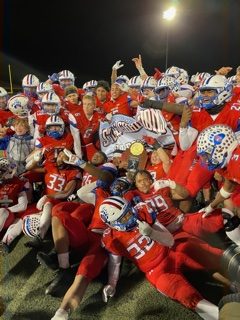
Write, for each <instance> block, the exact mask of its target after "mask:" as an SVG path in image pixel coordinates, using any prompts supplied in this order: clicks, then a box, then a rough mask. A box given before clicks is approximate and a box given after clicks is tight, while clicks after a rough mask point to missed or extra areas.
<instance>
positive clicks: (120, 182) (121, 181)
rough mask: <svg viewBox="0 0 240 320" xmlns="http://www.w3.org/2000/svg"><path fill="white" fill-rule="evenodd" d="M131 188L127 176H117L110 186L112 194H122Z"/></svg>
mask: <svg viewBox="0 0 240 320" xmlns="http://www.w3.org/2000/svg"><path fill="white" fill-rule="evenodd" d="M130 188H131V183H130V181H129V180H128V179H127V178H125V177H120V178H117V179H115V180H114V181H113V183H112V184H111V186H110V192H111V195H112V196H121V195H123V194H124V193H125V192H127V191H128V190H129V189H130Z"/></svg>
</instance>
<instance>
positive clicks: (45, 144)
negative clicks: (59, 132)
mask: <svg viewBox="0 0 240 320" xmlns="http://www.w3.org/2000/svg"><path fill="white" fill-rule="evenodd" d="M35 145H36V147H37V148H46V150H45V152H44V156H45V158H46V160H47V161H51V162H53V161H55V159H56V158H57V155H58V153H59V149H60V150H63V149H64V148H67V149H69V150H72V148H73V137H72V135H71V134H70V133H64V135H63V136H62V137H61V139H54V138H52V137H49V136H44V137H41V138H38V139H37V140H36V142H35Z"/></svg>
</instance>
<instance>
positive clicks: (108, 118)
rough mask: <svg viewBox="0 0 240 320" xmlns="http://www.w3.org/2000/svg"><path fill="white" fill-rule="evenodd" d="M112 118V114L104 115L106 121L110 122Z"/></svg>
mask: <svg viewBox="0 0 240 320" xmlns="http://www.w3.org/2000/svg"><path fill="white" fill-rule="evenodd" d="M112 116H113V115H112V113H111V112H109V113H107V114H106V116H105V118H106V119H107V120H108V121H111V120H112Z"/></svg>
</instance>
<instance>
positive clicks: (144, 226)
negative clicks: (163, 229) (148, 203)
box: [137, 220, 152, 237]
mask: <svg viewBox="0 0 240 320" xmlns="http://www.w3.org/2000/svg"><path fill="white" fill-rule="evenodd" d="M137 223H138V230H139V232H140V233H141V234H142V235H143V236H147V237H149V236H150V235H151V233H152V227H151V226H150V225H149V224H148V223H147V222H145V221H140V220H137Z"/></svg>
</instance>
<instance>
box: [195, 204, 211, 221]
mask: <svg viewBox="0 0 240 320" xmlns="http://www.w3.org/2000/svg"><path fill="white" fill-rule="evenodd" d="M213 211H214V209H213V208H212V207H211V204H209V206H207V207H205V208H202V209H201V210H199V212H202V213H203V215H202V218H206V217H207V216H209V215H210V213H211V212H213Z"/></svg>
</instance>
